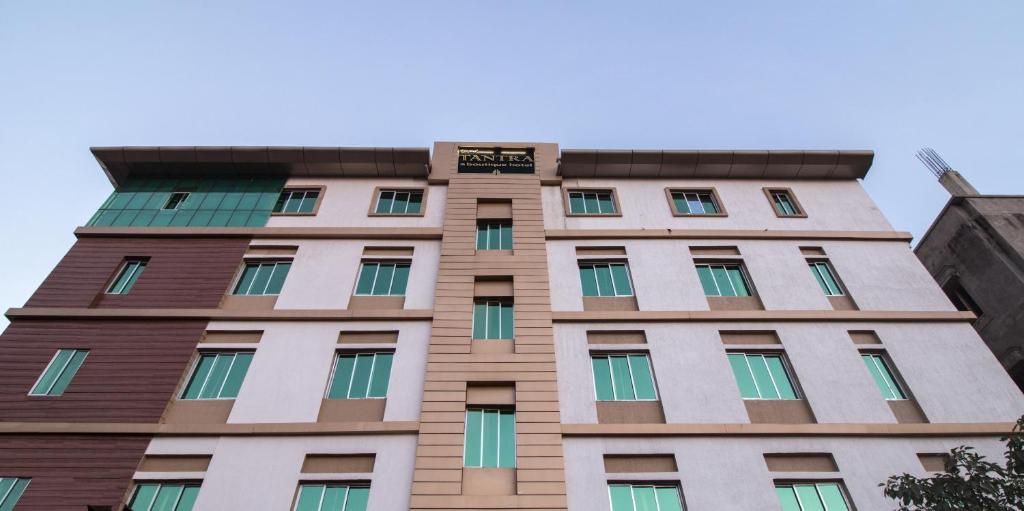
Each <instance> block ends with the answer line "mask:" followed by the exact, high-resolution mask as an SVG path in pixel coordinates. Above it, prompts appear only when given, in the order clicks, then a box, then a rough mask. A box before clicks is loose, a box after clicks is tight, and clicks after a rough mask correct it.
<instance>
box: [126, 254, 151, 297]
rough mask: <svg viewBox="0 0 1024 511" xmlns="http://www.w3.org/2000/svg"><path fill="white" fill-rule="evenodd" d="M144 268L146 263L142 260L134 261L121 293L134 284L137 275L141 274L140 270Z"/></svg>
mask: <svg viewBox="0 0 1024 511" xmlns="http://www.w3.org/2000/svg"><path fill="white" fill-rule="evenodd" d="M145 269H146V263H145V262H143V261H135V262H134V268H133V269H132V272H131V273H130V274H129V275H128V281H127V282H125V284H124V289H122V290H121V293H127V292H128V291H130V290H131V289H132V286H134V285H135V282H136V281H138V280H139V276H140V275H142V270H145Z"/></svg>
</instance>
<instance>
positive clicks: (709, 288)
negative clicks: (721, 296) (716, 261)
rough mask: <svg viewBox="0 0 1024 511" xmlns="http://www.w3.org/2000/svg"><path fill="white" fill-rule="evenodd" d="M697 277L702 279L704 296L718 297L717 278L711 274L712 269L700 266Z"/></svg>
mask: <svg viewBox="0 0 1024 511" xmlns="http://www.w3.org/2000/svg"><path fill="white" fill-rule="evenodd" d="M697 277H699V278H700V285H701V287H703V288H704V296H718V286H716V285H715V277H714V275H712V274H711V268H710V267H708V266H698V267H697Z"/></svg>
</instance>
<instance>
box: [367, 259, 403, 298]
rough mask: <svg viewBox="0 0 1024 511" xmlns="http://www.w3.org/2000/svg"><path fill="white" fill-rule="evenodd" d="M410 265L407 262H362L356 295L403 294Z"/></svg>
mask: <svg viewBox="0 0 1024 511" xmlns="http://www.w3.org/2000/svg"><path fill="white" fill-rule="evenodd" d="M410 265H411V263H407V262H396V263H387V262H364V263H363V264H362V267H361V268H360V269H359V281H358V282H356V295H370V296H404V295H405V288H406V285H407V284H408V283H409V267H410Z"/></svg>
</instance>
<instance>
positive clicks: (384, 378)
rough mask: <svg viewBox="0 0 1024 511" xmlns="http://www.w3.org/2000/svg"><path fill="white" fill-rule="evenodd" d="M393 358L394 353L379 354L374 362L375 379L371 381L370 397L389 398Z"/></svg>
mask: <svg viewBox="0 0 1024 511" xmlns="http://www.w3.org/2000/svg"><path fill="white" fill-rule="evenodd" d="M393 358H394V354H392V353H377V355H376V359H375V360H374V362H373V379H372V380H371V381H370V393H369V397H387V395H388V380H389V379H390V378H391V362H392V359H393Z"/></svg>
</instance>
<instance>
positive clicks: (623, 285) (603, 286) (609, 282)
mask: <svg viewBox="0 0 1024 511" xmlns="http://www.w3.org/2000/svg"><path fill="white" fill-rule="evenodd" d="M579 267H580V283H581V284H582V286H583V296H633V286H632V283H631V282H630V280H631V279H630V276H629V266H628V265H626V263H581V264H580V266H579Z"/></svg>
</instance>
